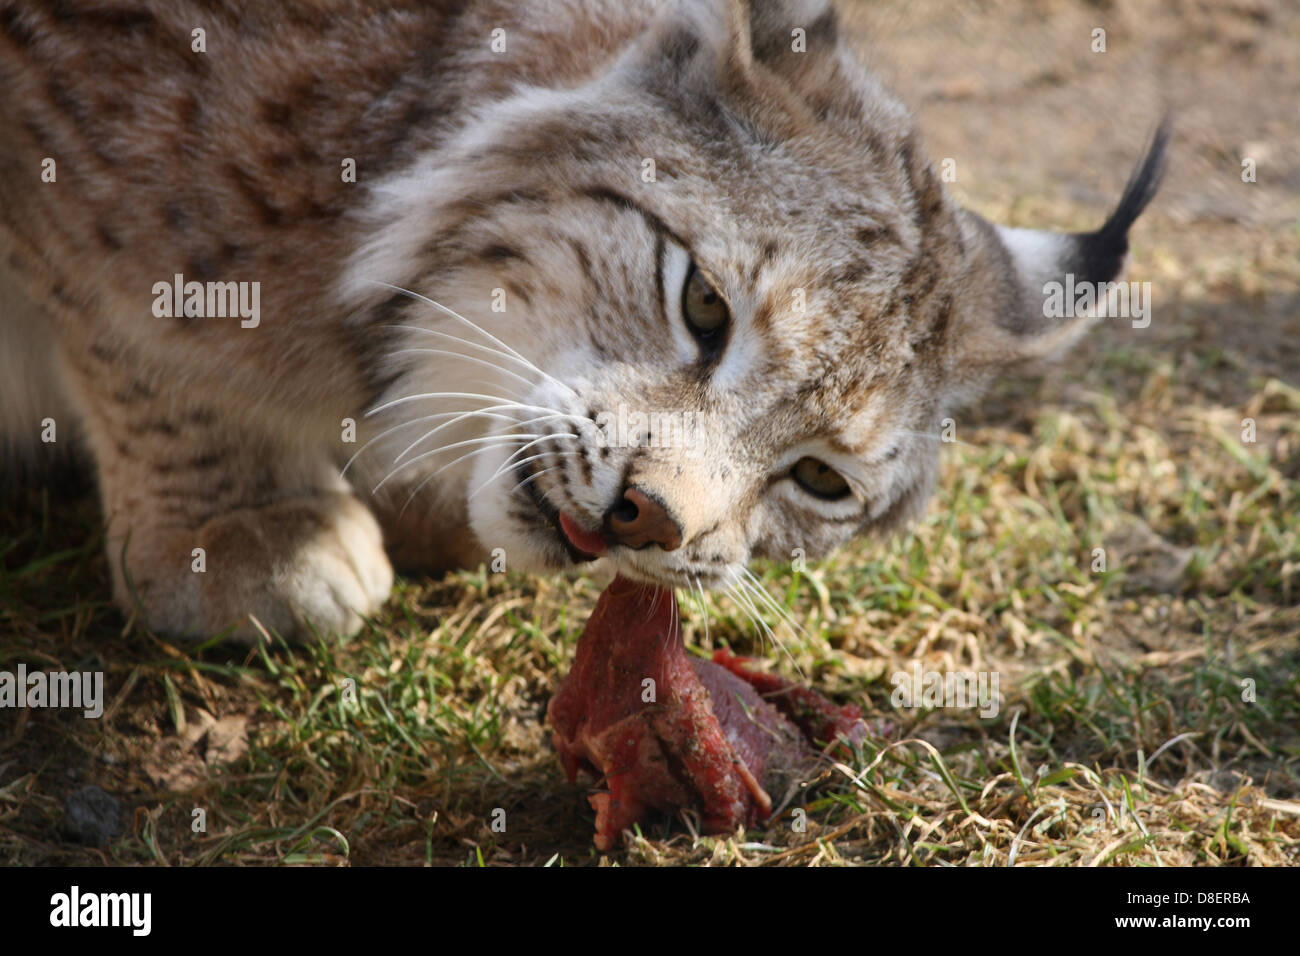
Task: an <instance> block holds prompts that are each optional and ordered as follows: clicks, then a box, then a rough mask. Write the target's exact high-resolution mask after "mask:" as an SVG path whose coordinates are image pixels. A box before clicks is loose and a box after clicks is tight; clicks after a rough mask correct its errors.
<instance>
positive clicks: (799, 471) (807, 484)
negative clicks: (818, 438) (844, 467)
mask: <svg viewBox="0 0 1300 956" xmlns="http://www.w3.org/2000/svg"><path fill="white" fill-rule="evenodd" d="M790 474H791V475H792V476H793V477H794V480H795V481H796V482H798V484H799V487H800V488H802V489H803V490H804V491H806V492H808V493H809V494H812V495H816V496H817V497H818V498H825V499H826V500H827V501H834V500H836V499H838V498H843V497H844V496H845V495H847V494H848V493H849V483H848V482H847V481H845V480H844V478H843V476H842V475H840V473H839V472H838V471H836V470H835V469H834V468H832V467H831V466H830V465H828V464H826V463H825V462H820V461H818V460H817V459H816V458H800V459H799V460H798V461H796V462H795V463H794V470H793V471H791V472H790Z"/></svg>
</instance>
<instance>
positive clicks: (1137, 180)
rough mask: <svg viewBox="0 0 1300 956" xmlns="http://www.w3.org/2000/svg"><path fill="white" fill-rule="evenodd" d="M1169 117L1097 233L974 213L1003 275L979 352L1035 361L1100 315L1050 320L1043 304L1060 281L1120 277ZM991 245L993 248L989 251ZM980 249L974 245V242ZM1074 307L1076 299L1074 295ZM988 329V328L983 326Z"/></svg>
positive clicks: (1075, 285)
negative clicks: (1016, 224)
mask: <svg viewBox="0 0 1300 956" xmlns="http://www.w3.org/2000/svg"><path fill="white" fill-rule="evenodd" d="M1169 132H1170V117H1169V116H1165V118H1164V119H1163V120H1162V121H1161V123H1160V125H1159V127H1158V128H1157V129H1156V132H1155V135H1154V136H1153V137H1152V139H1151V144H1150V146H1149V147H1148V148H1147V152H1146V155H1145V157H1144V158H1143V159H1142V161H1141V162H1140V163H1139V164H1138V165H1137V167H1136V168H1135V169H1134V171H1133V174H1132V175H1131V176H1130V177H1129V181H1128V185H1127V186H1126V187H1125V188H1124V194H1123V196H1121V197H1120V201H1119V204H1118V205H1117V206H1116V207H1115V211H1114V212H1112V213H1111V214H1110V217H1109V218H1108V219H1107V220H1106V222H1105V224H1104V225H1102V227H1101V228H1100V229H1097V230H1096V231H1094V232H1081V233H1055V232H1046V231H1040V230H1036V229H1012V228H1007V227H1004V226H996V225H992V224H990V223H988V222H986V221H985V220H983V219H981V218H980V217H978V216H975V215H974V214H973V213H969V212H967V214H966V215H967V216H968V217H969V218H968V220H967V226H968V228H969V227H972V226H973V231H974V233H975V234H976V236H977V237H978V238H980V239H982V240H983V243H981V245H983V248H982V249H981V250H980V252H981V253H982V254H983V255H984V256H985V257H987V259H988V260H991V261H990V262H989V263H988V264H989V265H991V266H992V268H993V269H994V270H995V271H999V272H1001V275H1002V279H1001V285H1002V289H1001V290H1000V291H1001V294H1000V295H995V296H993V298H994V300H995V302H996V305H995V310H994V314H993V316H992V324H993V326H994V329H993V334H992V335H990V336H987V337H985V338H984V341H983V342H982V343H981V345H982V348H979V349H978V351H980V352H984V353H987V354H988V357H989V359H990V361H994V360H996V359H995V356H999V355H1000V356H1001V359H1000V360H1001V361H1006V360H1008V359H1011V360H1015V359H1024V358H1040V357H1044V356H1048V355H1051V354H1053V353H1055V352H1058V351H1059V350H1060V349H1062V348H1064V347H1065V346H1067V345H1069V344H1070V343H1071V342H1073V341H1074V340H1075V339H1077V338H1078V337H1079V336H1080V335H1081V334H1082V333H1083V332H1084V331H1085V330H1086V329H1087V327H1088V326H1089V325H1090V324H1091V322H1092V320H1093V319H1094V318H1096V316H1097V314H1098V313H1097V312H1096V311H1095V310H1092V309H1088V310H1085V312H1084V314H1082V315H1080V314H1073V313H1074V310H1073V309H1070V310H1068V312H1067V314H1069V317H1054V315H1055V313H1054V310H1053V309H1051V308H1048V307H1047V305H1048V304H1049V303H1050V301H1051V296H1052V294H1053V293H1054V292H1055V291H1056V288H1057V287H1054V286H1053V283H1059V284H1060V285H1059V288H1061V289H1065V290H1068V289H1083V288H1084V287H1085V286H1089V287H1091V288H1092V289H1096V288H1097V286H1098V285H1099V284H1101V283H1108V282H1117V281H1118V280H1119V279H1121V278H1122V277H1123V274H1124V271H1125V267H1126V266H1127V260H1128V231H1129V228H1130V227H1131V226H1132V225H1133V223H1134V221H1136V220H1137V217H1138V216H1139V215H1140V214H1141V213H1142V210H1144V209H1145V208H1146V207H1147V204H1148V203H1150V202H1151V199H1152V197H1154V196H1155V194H1156V190H1157V189H1158V188H1159V186H1160V180H1161V178H1162V177H1163V175H1164V171H1165V156H1166V151H1167V147H1168V145H1169ZM990 243H992V244H993V245H994V248H992V249H990V248H989V244H990ZM977 248H978V246H977ZM1070 301H1071V304H1072V303H1073V302H1074V300H1073V299H1072V298H1071V300H1070ZM986 331H987V328H986Z"/></svg>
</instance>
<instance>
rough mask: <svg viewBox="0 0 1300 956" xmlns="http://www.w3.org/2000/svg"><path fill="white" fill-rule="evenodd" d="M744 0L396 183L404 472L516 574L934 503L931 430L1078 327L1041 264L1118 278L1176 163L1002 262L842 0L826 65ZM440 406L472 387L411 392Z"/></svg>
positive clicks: (661, 30) (629, 558)
mask: <svg viewBox="0 0 1300 956" xmlns="http://www.w3.org/2000/svg"><path fill="white" fill-rule="evenodd" d="M754 8H755V9H754V11H753V12H754V16H753V20H752V23H750V24H749V25H746V22H745V17H744V12H745V11H743V10H740V9H739V8H736V7H727V6H725V5H719V9H718V11H716V13H715V16H714V18H713V19H712V20H710V19H708V15H707V13H702V12H700V11H699V10H698V9H697V10H695V12H694V14H693V16H687V15H685V14H684V13H683V12H681V11H676V12H672V11H670V12H669V14H667V15H665V16H662V17H661V18H660V19H659V20H658V21H657V22H655V23H654V24H653V25H652V26H651V27H650V28H649V29H648V31H647V33H646V35H645V36H643V37H642V38H641V39H640V40H638V41H636V42H634V43H632V44H630V46H629V48H628V49H627V50H626V51H625V52H623V53H622V54H621V55H620V56H619V57H618V58H616V59H615V60H614V61H613V62H612V63H611V64H610V65H609V67H608V68H607V69H605V70H603V71H601V72H599V73H598V74H597V76H596V77H595V78H594V79H591V80H589V81H587V82H584V83H581V84H578V85H576V86H574V87H572V88H568V89H563V90H558V91H557V90H542V89H539V88H536V87H531V86H521V87H517V88H515V89H513V90H512V91H511V92H510V93H509V94H508V95H506V96H505V97H503V98H502V99H501V100H499V101H497V102H495V103H493V104H492V105H490V106H488V107H486V108H484V110H483V111H482V112H481V113H480V114H479V116H478V118H477V120H476V122H475V123H473V124H471V125H469V126H468V127H466V128H465V129H464V130H463V131H462V132H461V133H460V134H459V136H458V137H457V139H455V140H454V141H453V142H452V143H451V144H450V145H449V146H448V147H447V148H446V149H444V150H442V151H440V152H439V154H438V155H437V156H436V157H429V158H428V160H427V162H426V163H425V164H423V165H417V167H416V168H415V169H413V170H408V171H406V172H404V173H402V174H401V175H399V176H396V177H394V178H392V179H391V180H389V181H388V182H386V183H384V184H383V185H382V186H381V187H380V188H379V189H378V190H377V204H376V207H375V209H374V211H373V213H372V215H373V219H372V222H373V223H374V224H375V225H374V226H373V232H372V233H371V239H370V241H369V243H368V244H367V246H366V247H365V248H364V249H363V250H362V252H361V253H360V254H359V255H358V257H357V258H356V259H355V260H354V261H353V264H352V268H351V270H350V271H349V274H348V276H347V279H346V282H345V287H346V288H347V290H348V291H349V293H350V294H351V295H353V296H356V297H358V298H361V299H363V300H364V298H365V297H366V296H368V295H369V296H373V295H375V294H376V290H375V289H374V287H373V286H370V287H368V286H367V280H380V281H382V282H385V283H390V284H391V285H393V286H400V287H402V288H405V289H411V290H414V291H416V292H419V293H427V294H428V295H429V296H430V297H431V298H432V299H434V300H436V302H437V305H434V304H432V303H429V302H423V301H419V300H413V301H412V300H408V299H403V298H401V297H400V296H398V297H396V298H393V299H388V300H387V302H386V303H385V307H386V308H387V312H386V313H385V314H387V315H389V316H390V317H394V319H393V321H394V322H395V323H396V324H400V325H402V326H406V327H408V330H407V332H405V333H403V334H404V335H405V337H406V341H405V342H404V343H403V344H404V346H405V348H407V349H409V350H411V351H410V352H409V353H408V355H407V358H408V361H405V362H404V363H403V365H402V366H401V374H400V377H398V378H397V380H396V384H395V386H394V388H393V389H392V390H391V391H390V393H389V395H388V396H386V399H387V400H386V401H385V402H384V403H381V407H382V408H383V409H384V421H385V425H386V426H387V428H388V429H390V430H391V431H392V432H393V436H394V438H395V439H396V440H398V443H397V444H396V445H395V447H396V448H397V449H398V450H399V451H398V454H397V455H395V456H394V457H396V458H398V459H399V465H400V464H401V462H402V461H403V460H404V461H405V462H406V467H409V469H410V471H411V472H413V473H414V474H417V475H419V474H421V471H420V470H419V467H418V466H417V463H416V462H415V461H412V458H413V457H419V456H422V455H427V456H428V458H429V459H430V468H431V469H432V468H437V469H438V471H437V472H436V473H435V474H428V473H427V472H425V473H424V474H425V477H426V478H428V479H429V480H430V481H431V482H440V483H442V484H443V486H444V487H446V486H447V485H450V486H451V494H452V495H453V496H459V495H465V496H466V497H467V499H468V502H469V515H470V518H471V526H472V528H473V531H474V533H475V535H476V536H477V538H478V539H479V541H480V542H481V543H482V545H483V546H484V547H485V548H486V549H495V548H502V549H504V552H505V554H506V555H508V556H509V558H510V560H511V563H512V566H515V567H519V566H523V567H527V568H530V569H535V570H556V569H560V568H565V567H569V566H572V565H573V564H574V563H575V562H577V561H584V560H590V559H591V558H592V557H593V556H594V555H595V554H596V553H604V554H606V555H607V556H608V559H609V560H610V561H612V562H614V563H615V564H616V565H617V566H618V568H619V570H620V571H621V572H622V573H624V574H626V575H628V576H631V577H634V578H639V579H642V580H647V581H651V582H654V583H658V584H662V585H665V586H669V587H673V586H676V587H688V588H693V587H700V586H703V587H725V586H727V585H728V584H729V583H730V582H733V581H735V580H736V578H737V577H738V576H739V574H740V573H741V569H743V567H744V565H745V564H746V562H747V561H748V560H749V559H750V558H751V557H753V556H766V557H771V558H777V559H788V558H789V557H790V556H791V554H792V553H797V552H796V549H801V552H802V553H805V554H807V555H808V556H810V557H813V556H817V555H821V554H824V553H825V552H826V551H828V550H830V549H831V548H833V547H835V546H837V545H839V544H842V543H843V542H845V541H846V540H848V539H849V538H851V537H852V536H854V535H855V534H858V533H861V532H864V531H868V530H871V529H876V528H882V527H885V526H889V525H892V524H894V523H896V522H898V521H899V520H901V519H903V518H905V517H906V516H907V515H908V514H909V513H911V512H913V511H915V510H916V509H917V508H918V507H919V506H920V505H922V504H923V503H924V500H925V497H926V495H927V494H928V491H929V489H930V487H931V484H932V480H933V476H934V473H935V469H936V465H937V458H938V447H939V423H940V421H941V419H942V418H943V417H944V415H946V414H947V412H948V411H949V410H951V409H952V408H953V407H954V406H955V404H956V403H958V402H959V401H961V400H962V399H964V398H967V397H969V396H970V395H971V394H972V393H973V392H974V391H975V390H976V389H977V388H978V387H979V386H980V385H981V384H982V383H983V381H984V380H985V379H986V378H987V377H988V376H989V375H990V374H991V373H992V372H993V371H995V370H996V368H997V367H998V366H999V365H1001V364H1002V363H1004V362H1007V361H1010V360H1014V359H1017V358H1023V357H1028V356H1032V355H1040V354H1044V353H1045V352H1048V351H1050V350H1052V349H1054V348H1058V347H1059V346H1060V345H1061V344H1062V343H1063V342H1064V341H1067V340H1068V339H1069V338H1071V337H1073V336H1074V335H1077V334H1078V333H1079V331H1081V328H1082V325H1083V323H1079V324H1077V325H1075V326H1074V327H1064V328H1062V327H1058V328H1049V327H1047V322H1046V320H1043V319H1040V318H1036V317H1035V315H1034V306H1033V304H1032V303H1034V302H1035V301H1041V299H1039V298H1037V297H1035V296H1034V291H1035V283H1037V282H1038V279H1039V277H1040V275H1041V276H1055V275H1057V274H1059V273H1064V272H1067V271H1072V270H1073V271H1076V272H1082V271H1083V269H1082V268H1076V267H1075V266H1074V265H1073V263H1074V262H1075V260H1077V261H1078V262H1079V263H1080V264H1083V263H1088V264H1089V269H1091V274H1092V275H1093V276H1094V277H1095V278H1097V279H1110V278H1113V277H1114V276H1115V274H1116V273H1117V272H1118V271H1119V268H1120V260H1121V258H1122V256H1123V254H1124V251H1125V246H1124V242H1123V235H1124V231H1125V230H1126V228H1127V224H1128V223H1129V222H1131V221H1132V218H1133V217H1134V216H1136V214H1137V212H1138V211H1140V208H1141V206H1142V205H1143V204H1144V203H1145V201H1146V199H1147V198H1148V197H1149V195H1150V192H1151V190H1152V189H1153V187H1154V181H1155V175H1156V173H1157V171H1158V160H1159V156H1158V153H1159V151H1158V150H1157V151H1155V152H1154V153H1153V154H1152V156H1151V157H1149V158H1148V160H1147V163H1146V165H1145V166H1144V168H1143V170H1142V171H1141V174H1140V175H1139V176H1137V177H1135V179H1134V185H1132V186H1131V187H1130V190H1129V192H1128V193H1126V196H1125V199H1124V201H1123V202H1122V203H1121V205H1120V208H1119V210H1117V213H1116V215H1115V216H1114V217H1112V221H1111V222H1110V223H1108V224H1107V226H1106V227H1105V228H1104V229H1103V230H1101V231H1099V232H1098V233H1095V234H1090V235H1089V236H1081V237H1060V238H1059V239H1058V238H1055V237H1048V236H1045V235H1039V234H1032V235H1030V236H1025V235H1023V234H1016V235H1014V236H1012V241H1013V242H1014V243H1015V246H1016V248H1015V249H1014V250H1012V251H1009V250H1008V248H1007V245H1006V244H1005V243H1004V242H1003V241H1002V240H1001V239H1000V238H999V235H998V233H997V231H996V230H995V229H994V228H993V227H990V226H989V225H987V224H986V223H984V222H983V221H981V220H979V219H978V218H977V217H975V216H973V215H971V214H969V213H966V212H965V211H964V210H961V209H960V208H958V207H956V206H955V205H954V204H953V203H952V202H951V201H950V200H949V198H948V197H947V196H946V194H945V192H944V190H943V187H942V184H941V182H940V181H939V178H938V177H937V176H936V174H935V172H934V170H933V169H932V167H931V166H930V164H929V163H928V162H927V161H926V160H925V159H924V158H923V155H922V151H921V146H920V144H919V142H918V140H917V137H916V135H915V133H914V132H913V129H912V125H911V122H910V120H909V118H908V116H907V114H906V113H905V112H904V110H903V109H902V108H901V107H900V106H899V105H898V104H897V103H896V102H895V101H894V100H893V99H892V98H891V97H890V96H889V95H888V94H887V93H886V92H885V91H884V90H882V89H881V88H880V87H879V86H878V85H877V84H876V83H875V82H874V81H873V80H871V79H870V77H868V76H867V75H866V74H865V73H864V72H863V71H861V69H860V68H859V67H858V66H857V65H856V63H855V62H854V60H853V59H852V57H851V55H850V54H849V53H848V52H847V51H846V50H844V49H843V48H842V46H841V45H840V43H839V40H838V38H837V36H836V29H835V20H834V15H833V13H832V12H830V11H829V10H821V11H819V12H818V11H814V15H813V16H811V17H810V18H808V19H804V20H800V21H799V22H801V23H804V24H809V23H811V27H812V28H811V29H809V30H808V31H807V32H808V37H809V43H810V44H812V45H813V46H814V47H815V48H816V53H815V54H813V55H810V54H808V53H797V52H794V51H792V50H790V49H789V44H788V43H786V42H785V39H786V38H788V37H789V35H790V31H789V23H791V22H794V21H793V20H791V19H790V16H791V13H790V11H788V10H782V9H781V8H780V7H779V5H775V4H755V5H754ZM802 12H803V13H804V14H806V13H807V12H808V11H802ZM751 31H752V32H751ZM521 55H526V54H521ZM1009 235H1010V234H1009ZM1017 253H1018V255H1017ZM1039 284H1041V283H1039ZM378 291H379V292H380V293H382V294H383V295H384V297H385V298H387V296H389V295H391V292H392V290H391V289H380V290H378ZM494 304H495V306H496V309H495V310H494V309H493V305H494ZM381 308H383V307H381ZM448 310H454V311H455V313H456V315H455V316H453V315H451V314H450V313H449V311H448ZM410 327H419V330H415V329H411V328H410ZM429 330H432V331H429ZM450 353H460V354H461V355H463V356H465V358H464V359H463V360H458V359H456V358H455V357H453V356H452V355H451V354H450ZM434 393H457V394H456V397H452V396H446V397H442V398H433V397H427V398H423V399H419V400H416V401H409V400H408V397H409V396H421V395H423V396H431V395H433V394H434ZM469 395H475V396H481V397H479V398H475V399H469V400H466V398H464V397H463V396H469ZM390 402H396V403H397V404H391V405H390V404H389V403H390ZM512 403H513V404H512ZM484 407H486V408H488V409H489V411H488V413H486V414H483V415H472V416H470V417H467V418H464V419H457V418H456V416H455V415H453V412H456V411H459V412H461V413H462V414H463V413H464V412H465V411H471V410H473V409H474V408H484ZM415 409H419V410H418V411H416V410H415ZM453 419H455V420H454V421H453ZM602 426H603V427H602ZM422 432H423V433H424V434H425V436H426V437H424V438H421V434H422ZM494 436H495V437H494ZM513 436H519V437H513ZM412 443H414V447H413V448H412V447H411V446H412ZM439 446H445V447H447V448H448V449H449V450H448V451H447V452H445V453H440V452H439V451H438V450H437V449H438V448H439ZM451 449H454V450H451ZM402 452H405V455H404V456H403V455H402ZM381 457H382V456H381ZM449 460H451V461H452V463H451V464H450V465H448V462H449ZM399 470H400V469H399ZM422 493H423V489H422V488H421V489H420V491H419V492H418V493H417V494H416V496H415V497H414V498H413V499H412V500H411V501H410V504H409V507H419V501H420V494H422Z"/></svg>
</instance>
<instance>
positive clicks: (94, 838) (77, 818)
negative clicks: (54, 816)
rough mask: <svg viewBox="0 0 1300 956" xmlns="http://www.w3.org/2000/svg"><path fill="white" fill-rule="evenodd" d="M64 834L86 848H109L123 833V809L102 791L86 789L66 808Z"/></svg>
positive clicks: (69, 800)
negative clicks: (114, 838)
mask: <svg viewBox="0 0 1300 956" xmlns="http://www.w3.org/2000/svg"><path fill="white" fill-rule="evenodd" d="M63 832H64V833H65V834H66V835H67V837H68V838H69V839H70V840H74V841H76V842H77V843H82V844H85V845H86V846H107V845H108V842H109V841H110V840H112V839H113V837H115V836H119V835H120V834H121V833H122V805H121V804H120V803H118V800H117V797H115V796H113V795H112V794H111V793H107V792H105V791H104V790H101V789H100V788H99V787H96V786H94V785H93V784H92V785H90V786H85V787H82V788H81V789H80V790H78V791H76V792H75V793H73V794H72V795H71V796H70V797H68V799H67V801H66V802H65V803H64V805H63Z"/></svg>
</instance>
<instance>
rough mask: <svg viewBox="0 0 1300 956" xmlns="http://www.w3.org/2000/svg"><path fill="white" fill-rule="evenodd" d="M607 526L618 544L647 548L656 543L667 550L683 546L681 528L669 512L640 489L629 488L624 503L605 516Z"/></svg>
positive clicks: (624, 492)
mask: <svg viewBox="0 0 1300 956" xmlns="http://www.w3.org/2000/svg"><path fill="white" fill-rule="evenodd" d="M605 527H606V528H607V529H609V533H610V534H612V535H613V536H614V538H615V540H617V541H618V543H619V544H622V545H626V546H627V547H629V548H644V547H645V546H646V545H648V544H657V545H659V547H661V548H663V549H664V550H665V551H676V550H677V549H678V548H680V547H681V546H682V528H681V525H679V524H678V523H677V522H676V521H674V520H673V518H672V516H671V515H670V514H669V513H668V509H667V508H665V507H664V506H663V504H662V503H661V502H660V501H659V500H658V499H656V498H653V497H651V496H650V495H648V494H646V493H645V492H644V491H642V490H641V489H640V488H626V489H624V491H623V500H622V501H620V502H619V503H618V504H616V505H615V506H614V507H612V508H610V509H609V511H608V512H607V513H606V514H605Z"/></svg>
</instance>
